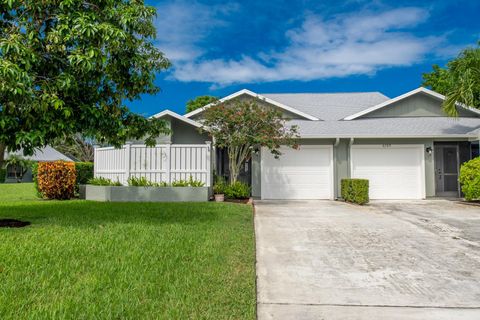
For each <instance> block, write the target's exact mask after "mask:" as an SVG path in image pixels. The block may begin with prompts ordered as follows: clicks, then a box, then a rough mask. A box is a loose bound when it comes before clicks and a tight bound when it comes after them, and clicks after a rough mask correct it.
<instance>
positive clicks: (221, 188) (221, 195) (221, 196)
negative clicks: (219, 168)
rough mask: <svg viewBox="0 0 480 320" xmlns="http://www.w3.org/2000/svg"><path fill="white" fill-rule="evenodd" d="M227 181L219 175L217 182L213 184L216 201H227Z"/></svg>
mask: <svg viewBox="0 0 480 320" xmlns="http://www.w3.org/2000/svg"><path fill="white" fill-rule="evenodd" d="M226 186H227V185H226V183H225V181H224V180H223V178H221V177H217V179H216V181H215V184H214V185H213V195H214V197H215V202H223V201H225V188H226Z"/></svg>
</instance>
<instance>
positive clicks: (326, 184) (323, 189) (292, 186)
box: [261, 146, 333, 199]
mask: <svg viewBox="0 0 480 320" xmlns="http://www.w3.org/2000/svg"><path fill="white" fill-rule="evenodd" d="M281 152H282V155H281V156H280V158H279V159H275V157H274V156H273V155H272V154H271V153H270V152H269V151H268V150H267V149H263V150H262V155H261V156H262V168H261V171H262V186H261V190H262V199H333V147H332V146H300V148H299V149H298V150H295V149H291V148H282V149H281Z"/></svg>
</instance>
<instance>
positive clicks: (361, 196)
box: [341, 179, 370, 205]
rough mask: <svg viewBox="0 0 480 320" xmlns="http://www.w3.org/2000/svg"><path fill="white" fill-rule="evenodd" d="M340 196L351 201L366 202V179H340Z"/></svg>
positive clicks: (361, 203)
mask: <svg viewBox="0 0 480 320" xmlns="http://www.w3.org/2000/svg"><path fill="white" fill-rule="evenodd" d="M341 187H342V198H343V199H344V200H345V201H347V202H351V203H356V204H360V205H363V204H366V203H368V201H369V200H370V199H369V197H368V180H367V179H342V184H341Z"/></svg>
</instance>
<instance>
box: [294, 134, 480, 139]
mask: <svg viewBox="0 0 480 320" xmlns="http://www.w3.org/2000/svg"><path fill="white" fill-rule="evenodd" d="M337 138H340V139H349V138H360V139H362V138H378V139H383V138H385V139H402V138H405V139H407V138H408V139H426V138H452V139H454V138H459V139H469V138H473V139H476V138H478V135H476V134H472V133H466V134H443V135H441V134H440V135H418V134H417V135H374V134H360V135H352V134H344V135H335V136H330V135H315V134H312V135H308V134H307V135H301V136H300V139H337Z"/></svg>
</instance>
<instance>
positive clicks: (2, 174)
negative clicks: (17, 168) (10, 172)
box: [0, 168, 7, 183]
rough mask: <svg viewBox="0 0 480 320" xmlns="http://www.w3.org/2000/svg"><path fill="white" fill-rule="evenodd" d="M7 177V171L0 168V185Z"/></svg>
mask: <svg viewBox="0 0 480 320" xmlns="http://www.w3.org/2000/svg"><path fill="white" fill-rule="evenodd" d="M6 176H7V169H4V168H0V183H4V182H5V177H6Z"/></svg>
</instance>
